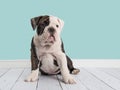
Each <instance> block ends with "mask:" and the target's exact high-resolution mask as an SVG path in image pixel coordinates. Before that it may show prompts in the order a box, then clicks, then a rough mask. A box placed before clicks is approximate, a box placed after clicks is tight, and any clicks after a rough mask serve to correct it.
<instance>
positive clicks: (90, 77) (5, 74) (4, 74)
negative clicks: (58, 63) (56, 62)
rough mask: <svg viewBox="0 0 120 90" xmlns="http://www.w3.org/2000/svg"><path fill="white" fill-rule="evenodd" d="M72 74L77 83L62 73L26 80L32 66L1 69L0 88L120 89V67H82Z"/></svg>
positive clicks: (4, 89) (34, 89)
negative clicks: (69, 81) (30, 80)
mask: <svg viewBox="0 0 120 90" xmlns="http://www.w3.org/2000/svg"><path fill="white" fill-rule="evenodd" d="M80 70H81V72H80V73H79V74H78V75H72V76H73V77H74V78H75V80H76V82H77V84H74V85H68V84H64V83H63V82H62V77H61V75H52V76H40V77H39V80H38V81H37V82H24V79H25V77H26V76H27V75H28V74H29V73H30V68H9V69H4V68H3V69H2V68H1V69H0V90H120V68H80Z"/></svg>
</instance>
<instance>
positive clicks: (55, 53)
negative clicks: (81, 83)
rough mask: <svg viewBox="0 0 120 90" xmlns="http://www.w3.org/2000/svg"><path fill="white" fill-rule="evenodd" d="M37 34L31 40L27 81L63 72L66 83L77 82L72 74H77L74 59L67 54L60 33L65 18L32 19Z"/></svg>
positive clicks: (43, 17) (40, 17)
mask: <svg viewBox="0 0 120 90" xmlns="http://www.w3.org/2000/svg"><path fill="white" fill-rule="evenodd" d="M31 25H32V28H33V30H36V34H35V35H34V36H33V38H32V42H31V74H30V75H29V76H28V77H27V79H26V80H25V81H27V82H34V81H36V80H37V79H38V76H39V72H40V73H41V74H45V75H49V74H61V75H62V77H63V81H64V82H65V83H66V84H73V83H75V80H74V78H73V77H72V76H71V75H70V74H77V73H79V72H80V70H79V69H76V68H74V66H73V63H72V60H71V59H70V58H69V57H68V56H67V55H66V54H65V50H64V45H63V42H62V40H61V37H60V33H61V31H62V28H63V26H64V22H63V20H61V19H59V18H58V17H55V16H48V15H44V16H38V17H34V18H32V19H31Z"/></svg>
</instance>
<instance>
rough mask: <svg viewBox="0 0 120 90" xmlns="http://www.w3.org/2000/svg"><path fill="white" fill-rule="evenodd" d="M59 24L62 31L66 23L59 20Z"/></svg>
mask: <svg viewBox="0 0 120 90" xmlns="http://www.w3.org/2000/svg"><path fill="white" fill-rule="evenodd" d="M58 22H59V24H60V27H61V29H62V28H63V26H64V21H63V20H61V19H59V18H58Z"/></svg>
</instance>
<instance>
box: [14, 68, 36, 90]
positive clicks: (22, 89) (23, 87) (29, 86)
mask: <svg viewBox="0 0 120 90" xmlns="http://www.w3.org/2000/svg"><path fill="white" fill-rule="evenodd" d="M29 74H30V69H28V68H26V69H25V70H24V71H23V73H22V75H21V76H20V77H19V79H18V80H17V82H16V84H15V85H14V87H13V88H12V90H36V86H37V81H36V82H24V80H25V78H26V77H27V76H28V75H29Z"/></svg>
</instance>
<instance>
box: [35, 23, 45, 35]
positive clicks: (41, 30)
mask: <svg viewBox="0 0 120 90" xmlns="http://www.w3.org/2000/svg"><path fill="white" fill-rule="evenodd" d="M44 28H45V26H44V25H39V26H38V28H37V34H38V35H41V34H42V33H43V31H44Z"/></svg>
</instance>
